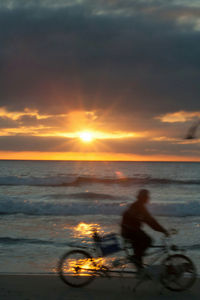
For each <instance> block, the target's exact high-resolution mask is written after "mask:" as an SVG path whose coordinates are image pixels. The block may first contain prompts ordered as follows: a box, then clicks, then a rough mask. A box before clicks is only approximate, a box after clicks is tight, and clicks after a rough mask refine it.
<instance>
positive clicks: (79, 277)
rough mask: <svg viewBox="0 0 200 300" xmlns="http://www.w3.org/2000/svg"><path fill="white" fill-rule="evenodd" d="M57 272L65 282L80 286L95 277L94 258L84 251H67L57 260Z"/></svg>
mask: <svg viewBox="0 0 200 300" xmlns="http://www.w3.org/2000/svg"><path fill="white" fill-rule="evenodd" d="M58 274H59V276H60V278H61V279H62V280H63V281H64V282H65V283H66V284H68V285H70V286H73V287H82V286H84V285H87V284H89V283H90V282H91V281H92V280H93V279H94V277H95V263H94V260H93V258H92V256H91V255H90V254H89V253H88V252H86V251H83V250H72V251H69V252H67V253H65V254H64V255H63V256H62V257H61V259H60V261H59V264H58Z"/></svg>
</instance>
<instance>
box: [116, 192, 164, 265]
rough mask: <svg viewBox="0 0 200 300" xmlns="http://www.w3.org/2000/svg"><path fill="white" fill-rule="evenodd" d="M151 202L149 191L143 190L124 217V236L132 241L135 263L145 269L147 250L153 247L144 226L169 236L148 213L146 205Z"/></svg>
mask: <svg viewBox="0 0 200 300" xmlns="http://www.w3.org/2000/svg"><path fill="white" fill-rule="evenodd" d="M148 202H149V191H148V190H145V189H142V190H140V191H139V192H138V195H137V200H136V201H135V202H134V203H133V204H131V206H130V207H129V208H128V209H127V210H126V211H125V212H124V214H123V217H122V224H121V226H122V236H123V237H124V238H127V239H130V240H131V242H132V246H133V249H134V256H133V261H134V263H135V264H136V266H137V267H138V268H142V267H143V259H142V258H143V256H144V253H145V250H146V249H147V248H149V247H150V246H151V243H152V239H151V238H150V236H149V235H147V234H146V233H145V232H144V231H143V230H142V229H141V227H142V224H143V223H146V224H148V225H149V226H150V227H151V228H152V229H154V230H156V231H159V232H162V233H164V234H165V235H166V236H169V234H168V232H167V230H166V229H165V228H164V227H162V226H161V225H160V224H159V223H158V222H157V221H156V219H155V218H153V217H152V216H151V215H150V213H149V212H148V210H147V208H146V207H145V205H146V204H147V203H148Z"/></svg>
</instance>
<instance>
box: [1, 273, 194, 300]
mask: <svg viewBox="0 0 200 300" xmlns="http://www.w3.org/2000/svg"><path fill="white" fill-rule="evenodd" d="M134 282H135V281H134ZM134 282H133V279H130V278H126V279H123V280H120V279H116V278H112V279H107V278H106V279H104V278H103V279H102V278H97V279H96V280H94V281H93V282H92V283H91V284H90V285H88V286H86V287H83V288H72V287H69V286H67V285H65V284H64V283H63V282H62V281H61V280H60V279H59V278H58V277H57V276H56V275H0V299H1V300H7V299H8V300H46V299H47V300H64V299H65V300H66V299H67V300H75V299H76V300H77V299H81V300H82V299H83V300H100V299H102V300H114V299H115V300H122V299H126V300H129V299H130V300H133V299H136V300H137V299H138V300H139V299H140V300H143V299H145V300H146V299H148V300H156V299H160V300H162V299H163V300H166V299H173V300H176V299H177V300H186V299H187V300H188V299H190V300H197V299H198V300H199V299H200V296H199V295H200V279H198V280H197V281H196V282H195V284H194V286H193V287H192V289H190V290H187V291H184V292H179V293H177V292H171V291H168V290H166V289H162V288H161V286H160V285H159V284H158V283H157V282H154V281H145V282H143V283H142V284H141V285H140V286H139V287H138V289H137V291H136V292H133V291H132V288H133V283H134Z"/></svg>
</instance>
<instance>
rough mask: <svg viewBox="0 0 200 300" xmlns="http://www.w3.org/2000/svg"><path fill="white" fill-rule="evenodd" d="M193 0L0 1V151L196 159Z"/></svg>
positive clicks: (197, 61)
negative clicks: (189, 135)
mask: <svg viewBox="0 0 200 300" xmlns="http://www.w3.org/2000/svg"><path fill="white" fill-rule="evenodd" d="M199 120H200V1H199V0H167V1H166V0H56V1H55V0H35V1H34V0H1V1H0V158H2V159H100V160H109V159H117V160H194V161H196V160H199V161H200V128H197V132H196V138H195V139H191V140H189V139H187V140H186V139H184V138H185V136H186V134H187V131H188V129H189V128H190V127H191V126H192V125H194V124H195V123H196V122H198V121H199Z"/></svg>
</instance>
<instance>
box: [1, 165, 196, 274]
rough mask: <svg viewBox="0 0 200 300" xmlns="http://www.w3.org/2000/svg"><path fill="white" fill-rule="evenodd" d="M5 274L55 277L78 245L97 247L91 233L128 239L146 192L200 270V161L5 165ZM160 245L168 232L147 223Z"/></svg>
mask: <svg viewBox="0 0 200 300" xmlns="http://www.w3.org/2000/svg"><path fill="white" fill-rule="evenodd" d="M0 170H1V172H0V228H1V230H0V272H1V273H54V272H56V266H57V263H58V259H59V258H60V256H61V255H62V254H63V253H64V252H66V251H67V250H69V249H72V246H73V245H74V244H77V245H80V244H83V245H86V246H88V247H90V246H91V228H92V227H94V226H95V227H97V228H98V230H99V231H100V233H101V234H102V235H103V234H107V233H110V232H115V233H118V234H119V233H120V220H121V215H122V213H123V211H124V210H125V209H126V208H127V206H128V205H129V204H130V203H132V202H133V201H134V200H135V196H136V194H137V192H138V190H139V189H141V188H145V189H148V190H149V191H150V194H151V200H150V204H149V205H148V209H149V211H150V212H151V213H152V214H153V215H154V216H155V217H156V218H157V219H158V220H159V222H160V223H161V224H162V225H164V226H165V227H166V228H168V229H170V228H176V229H177V230H178V234H177V235H175V236H173V237H172V238H173V242H174V243H176V244H177V245H180V246H183V248H184V249H185V250H186V254H187V255H188V256H189V257H191V258H192V260H193V261H194V262H195V264H196V266H197V269H198V272H199V270H200V259H199V258H200V239H199V236H200V234H199V232H200V163H186V162H86V161H85V162H80V161H70V162H69V161H0ZM144 230H146V231H147V232H148V233H149V234H150V235H151V236H152V237H153V239H154V241H155V243H158V242H159V240H160V237H161V236H162V234H160V233H157V232H155V231H153V230H152V229H150V228H148V227H147V226H146V225H145V228H144Z"/></svg>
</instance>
